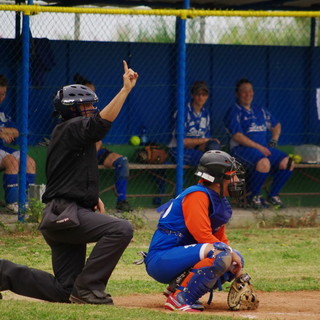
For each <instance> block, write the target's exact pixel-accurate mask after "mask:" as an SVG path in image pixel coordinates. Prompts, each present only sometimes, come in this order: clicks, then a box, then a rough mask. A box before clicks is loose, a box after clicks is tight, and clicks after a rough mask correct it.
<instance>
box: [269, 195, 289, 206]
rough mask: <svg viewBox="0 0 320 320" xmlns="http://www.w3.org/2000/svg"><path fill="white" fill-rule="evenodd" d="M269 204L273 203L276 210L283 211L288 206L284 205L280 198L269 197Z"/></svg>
mask: <svg viewBox="0 0 320 320" xmlns="http://www.w3.org/2000/svg"><path fill="white" fill-rule="evenodd" d="M268 202H269V203H271V204H272V205H273V206H274V207H275V208H278V209H283V208H285V207H286V206H285V205H284V204H283V202H282V201H281V199H280V197H279V196H274V197H269V198H268Z"/></svg>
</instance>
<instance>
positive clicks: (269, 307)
mask: <svg viewBox="0 0 320 320" xmlns="http://www.w3.org/2000/svg"><path fill="white" fill-rule="evenodd" d="M227 294H228V293H227V292H214V296H213V300H212V303H211V305H210V306H207V305H206V304H204V305H205V311H204V314H208V316H209V317H210V315H214V314H215V315H225V316H233V317H239V318H241V317H243V318H247V319H256V320H320V308H319V301H320V291H295V292H259V291H258V297H259V300H260V305H259V308H258V309H257V310H254V311H251V310H245V311H229V310H228V307H227V302H226V301H227ZM3 296H4V297H3V299H4V300H32V301H39V302H41V300H36V299H31V298H26V297H23V296H19V295H16V294H14V293H12V292H10V291H5V292H3ZM207 298H208V296H207V295H206V296H204V297H203V298H202V299H201V300H202V302H206V301H207ZM114 303H115V305H116V306H118V307H124V308H146V309H153V310H157V311H161V312H167V313H171V312H172V311H167V310H165V309H164V307H163V305H164V303H165V297H164V296H163V295H161V294H157V295H154V294H153V295H151V294H148V295H142V294H137V295H130V296H121V297H114ZM208 319H209V318H208Z"/></svg>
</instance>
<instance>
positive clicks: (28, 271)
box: [0, 207, 133, 302]
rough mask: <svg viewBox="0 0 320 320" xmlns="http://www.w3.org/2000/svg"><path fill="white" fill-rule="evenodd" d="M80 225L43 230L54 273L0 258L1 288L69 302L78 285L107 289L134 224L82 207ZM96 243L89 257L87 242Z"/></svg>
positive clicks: (45, 298)
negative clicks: (74, 288)
mask: <svg viewBox="0 0 320 320" xmlns="http://www.w3.org/2000/svg"><path fill="white" fill-rule="evenodd" d="M78 217H79V222H80V225H79V226H77V227H74V228H69V229H64V230H56V231H53V230H42V234H43V236H44V238H45V240H46V242H47V243H48V245H49V246H50V247H51V251H52V267H53V272H54V276H53V275H52V274H50V273H47V272H44V271H41V270H37V269H33V268H29V267H27V266H23V265H18V264H15V263H13V262H11V261H8V260H0V291H4V290H11V291H12V292H14V293H17V294H20V295H23V296H28V297H32V298H37V299H42V300H47V301H52V302H69V296H70V293H71V291H72V288H73V286H74V284H76V286H77V287H80V288H83V289H89V290H92V291H94V290H98V291H104V290H105V288H106V285H107V283H108V280H109V278H110V276H111V273H112V271H113V270H114V268H115V266H116V264H117V263H118V261H119V259H120V257H121V255H122V253H123V251H124V250H125V249H126V247H127V246H128V244H129V243H130V240H131V239H132V237H133V228H132V225H131V224H130V223H129V222H128V221H126V220H123V219H118V218H116V217H112V216H109V215H103V214H99V213H95V212H93V211H91V210H88V209H85V208H81V207H79V209H78ZM90 242H96V245H95V246H94V248H93V250H92V252H91V254H90V256H89V257H88V259H87V261H85V260H86V245H87V243H90Z"/></svg>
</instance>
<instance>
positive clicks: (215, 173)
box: [195, 150, 240, 183]
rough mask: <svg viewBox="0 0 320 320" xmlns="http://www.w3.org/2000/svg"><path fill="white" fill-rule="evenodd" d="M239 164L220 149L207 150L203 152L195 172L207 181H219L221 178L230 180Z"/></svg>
mask: <svg viewBox="0 0 320 320" xmlns="http://www.w3.org/2000/svg"><path fill="white" fill-rule="evenodd" d="M239 167H240V164H239V163H238V162H237V161H236V160H235V158H233V157H231V156H230V155H229V154H228V153H226V152H224V151H220V150H209V151H207V152H205V153H204V154H203V156H202V157H201V159H200V162H199V165H198V168H197V170H196V172H195V175H196V176H199V177H201V178H203V179H205V180H207V181H210V182H215V183H219V182H222V180H223V179H226V180H230V179H231V176H232V175H235V173H236V171H237V170H238V169H239Z"/></svg>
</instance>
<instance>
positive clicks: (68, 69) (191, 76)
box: [0, 10, 320, 188]
mask: <svg viewBox="0 0 320 320" xmlns="http://www.w3.org/2000/svg"><path fill="white" fill-rule="evenodd" d="M84 12H85V10H84ZM50 14H54V13H50ZM31 19H32V17H31ZM70 28H71V27H70ZM43 35H45V32H43ZM0 49H1V52H7V54H6V55H5V56H4V57H3V59H2V60H1V61H0V70H1V71H0V72H1V73H3V74H6V75H7V76H8V77H9V81H10V90H9V92H8V97H7V99H6V101H5V103H4V107H5V108H12V109H14V110H15V111H16V112H17V119H18V121H19V120H21V119H19V115H20V113H19V112H18V110H19V108H20V106H21V105H22V104H23V103H24V100H23V99H22V98H21V96H20V92H21V91H22V90H23V89H24V88H22V87H21V83H22V80H21V77H22V75H21V72H22V69H21V60H19V58H21V52H22V51H21V50H22V46H21V39H20V38H19V39H7V38H1V39H0ZM185 49H186V51H185V53H186V56H185V57H186V60H185V62H186V64H185V66H186V69H185V71H186V73H185V77H184V80H185V85H184V84H181V83H180V82H179V81H178V80H177V74H178V73H179V70H180V69H181V65H180V63H181V61H180V60H179V57H180V56H179V55H178V53H177V51H179V48H178V47H177V45H176V43H174V42H171V43H160V42H149V43H147V42H144V41H140V42H138V41H134V42H132V41H117V42H115V41H88V40H86V41H79V40H74V39H73V40H48V38H46V37H44V36H43V37H34V38H31V41H30V61H29V62H30V69H29V71H30V85H29V87H28V100H29V110H28V112H29V114H28V115H29V117H28V120H29V129H28V133H27V135H28V145H29V149H30V152H32V150H34V149H35V150H37V149H36V148H37V147H36V146H37V144H38V143H39V142H40V141H42V140H43V138H44V137H49V135H50V132H51V130H52V128H53V126H54V120H53V119H52V118H51V112H52V109H51V101H52V97H53V94H54V93H55V92H56V91H57V89H58V88H60V87H61V86H63V85H64V84H66V83H71V82H73V76H74V74H75V73H77V72H79V73H81V74H82V75H84V76H85V77H86V78H88V79H90V80H91V81H93V82H94V84H95V86H96V88H97V94H98V96H99V97H100V102H99V105H100V107H102V106H103V105H104V104H105V103H106V102H108V101H110V99H111V98H112V97H113V96H114V94H115V93H116V92H117V91H118V90H119V88H120V86H121V75H122V70H121V60H122V59H125V60H127V61H128V62H129V65H130V66H132V67H133V68H134V69H136V70H138V71H139V73H140V79H139V82H138V85H137V87H136V88H135V89H134V91H133V92H132V94H131V95H130V97H129V99H128V101H127V103H126V106H125V112H122V113H121V114H120V116H119V118H118V119H117V120H116V121H115V123H114V128H113V129H112V130H111V132H110V133H109V135H108V136H107V137H106V139H105V140H104V143H105V144H106V145H109V146H110V147H113V146H119V145H121V146H124V149H123V148H122V149H121V150H123V153H125V152H127V151H126V149H128V148H129V146H127V143H128V140H129V138H130V136H131V135H136V134H137V135H139V134H140V132H141V130H142V128H146V130H147V135H148V137H149V139H150V140H151V141H155V142H157V143H161V144H166V143H167V142H168V140H169V138H170V134H171V131H172V123H171V118H172V115H173V113H174V112H175V111H176V110H177V93H178V92H179V93H183V94H184V96H183V99H182V100H183V104H184V103H185V101H187V99H188V97H189V88H190V86H191V84H192V83H193V81H195V80H205V81H207V82H208V84H209V86H210V90H211V95H210V98H209V100H208V102H207V106H208V108H209V109H210V112H211V117H212V120H213V128H212V131H213V136H215V137H219V138H220V139H221V140H222V141H223V143H225V144H226V143H227V136H226V134H225V131H224V128H223V125H222V118H223V115H224V113H225V111H226V109H227V108H228V107H229V106H230V105H231V104H233V103H234V84H235V82H236V80H238V79H239V78H242V77H247V78H249V79H250V80H251V81H252V82H253V83H254V86H255V92H256V96H255V101H256V102H257V103H261V104H263V105H264V106H266V107H267V108H269V109H270V110H271V111H272V112H273V113H274V114H275V115H276V116H277V117H278V119H279V120H280V122H281V123H282V126H283V130H282V136H281V140H280V144H281V145H282V146H284V145H298V144H308V143H309V144H320V136H319V132H320V121H319V115H318V113H319V112H318V109H317V96H316V93H317V88H318V87H319V86H320V83H319V82H320V79H319V78H320V76H319V73H318V72H317V70H319V61H320V60H319V54H320V52H319V47H318V46H316V45H315V43H312V42H310V44H308V45H307V46H297V45H296V46H294V45H290V46H289V45H288V46H284V45H248V44H232V45H231V44H200V43H191V42H187V43H186V48H185ZM17 57H18V60H17ZM117 61H119V63H117ZM184 88H185V89H186V90H185V91H184ZM180 98H181V97H180ZM116 148H118V147H116ZM114 150H115V151H116V150H117V149H114ZM40 159H41V157H39V159H37V160H38V161H42V160H40ZM39 167H41V165H40V166H39V165H38V168H39ZM38 172H39V171H38ZM39 179H40V180H42V177H41V173H40V172H39ZM39 183H42V181H39ZM308 185H309V184H308ZM293 188H294V187H293ZM312 188H317V186H315V187H312Z"/></svg>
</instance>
